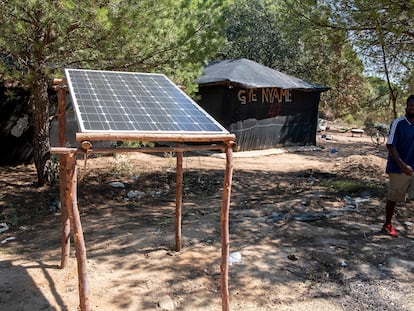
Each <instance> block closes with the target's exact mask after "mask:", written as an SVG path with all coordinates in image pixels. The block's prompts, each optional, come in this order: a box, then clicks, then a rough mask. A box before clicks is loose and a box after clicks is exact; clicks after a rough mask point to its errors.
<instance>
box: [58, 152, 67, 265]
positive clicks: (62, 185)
mask: <svg viewBox="0 0 414 311" xmlns="http://www.w3.org/2000/svg"><path fill="white" fill-rule="evenodd" d="M59 165H60V166H59V192H60V203H61V209H60V212H61V213H60V218H61V223H62V228H61V230H62V233H61V235H62V237H61V240H62V242H61V243H62V246H61V257H60V268H61V269H64V268H66V267H67V265H68V261H69V254H70V220H69V214H68V206H67V204H66V203H67V202H66V198H67V194H66V155H63V154H61V155H59Z"/></svg>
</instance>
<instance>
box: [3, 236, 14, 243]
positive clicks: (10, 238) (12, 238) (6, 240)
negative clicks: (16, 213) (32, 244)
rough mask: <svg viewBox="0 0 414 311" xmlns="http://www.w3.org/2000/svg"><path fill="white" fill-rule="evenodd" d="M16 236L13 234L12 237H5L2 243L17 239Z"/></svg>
mask: <svg viewBox="0 0 414 311" xmlns="http://www.w3.org/2000/svg"><path fill="white" fill-rule="evenodd" d="M15 239H16V238H15V237H14V236H11V237H8V238H5V239H4V240H3V241H1V242H0V243H1V244H4V243H7V242H9V241H13V240H15Z"/></svg>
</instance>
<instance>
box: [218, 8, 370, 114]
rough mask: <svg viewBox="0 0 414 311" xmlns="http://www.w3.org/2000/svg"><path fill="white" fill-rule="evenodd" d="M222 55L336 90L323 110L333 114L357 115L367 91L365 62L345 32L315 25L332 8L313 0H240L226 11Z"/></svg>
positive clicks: (328, 95) (324, 100) (326, 97)
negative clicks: (250, 60)
mask: <svg viewBox="0 0 414 311" xmlns="http://www.w3.org/2000/svg"><path fill="white" fill-rule="evenodd" d="M225 16H226V17H227V23H226V28H225V36H226V42H225V44H224V46H223V48H222V49H221V50H220V54H219V56H220V57H221V58H240V57H246V58H249V59H252V60H255V61H257V62H259V63H261V64H264V65H266V66H268V67H271V68H274V69H276V70H279V71H282V72H285V73H287V74H290V75H293V76H296V77H299V78H302V79H304V80H306V81H309V82H311V83H315V84H321V85H326V86H328V87H330V88H331V89H330V90H329V91H328V92H325V93H323V94H322V99H321V110H322V111H325V112H326V114H327V115H329V116H331V117H332V118H338V117H343V116H345V115H353V114H355V115H356V114H358V112H359V110H360V107H361V106H360V103H361V102H363V98H364V96H365V95H366V93H367V84H366V82H365V80H364V76H363V69H364V68H363V64H362V62H361V60H360V59H359V57H358V55H357V53H356V52H355V51H354V50H353V48H352V46H351V45H350V43H349V42H348V40H347V38H346V32H345V31H343V30H340V29H338V30H335V29H327V28H325V27H323V26H321V25H319V24H316V23H314V20H313V17H314V16H317V18H318V21H320V20H322V21H325V20H328V18H329V16H330V10H329V8H328V7H321V6H319V5H317V4H316V3H315V2H314V1H267V0H259V1H252V0H235V1H234V2H233V4H232V5H231V6H229V8H228V10H227V11H226V13H225Z"/></svg>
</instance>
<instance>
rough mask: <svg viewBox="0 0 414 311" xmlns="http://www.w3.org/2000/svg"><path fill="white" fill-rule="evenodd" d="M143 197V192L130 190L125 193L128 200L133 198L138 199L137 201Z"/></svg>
mask: <svg viewBox="0 0 414 311" xmlns="http://www.w3.org/2000/svg"><path fill="white" fill-rule="evenodd" d="M144 195H145V192H143V191H139V190H131V191H129V192H128V193H127V197H128V198H130V199H133V198H138V199H140V198H142V197H143V196H144Z"/></svg>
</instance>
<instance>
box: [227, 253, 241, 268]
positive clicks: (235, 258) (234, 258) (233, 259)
mask: <svg viewBox="0 0 414 311" xmlns="http://www.w3.org/2000/svg"><path fill="white" fill-rule="evenodd" d="M241 261H242V256H241V253H240V252H233V253H230V255H229V265H230V266H231V265H232V264H234V263H240V262H241Z"/></svg>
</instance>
